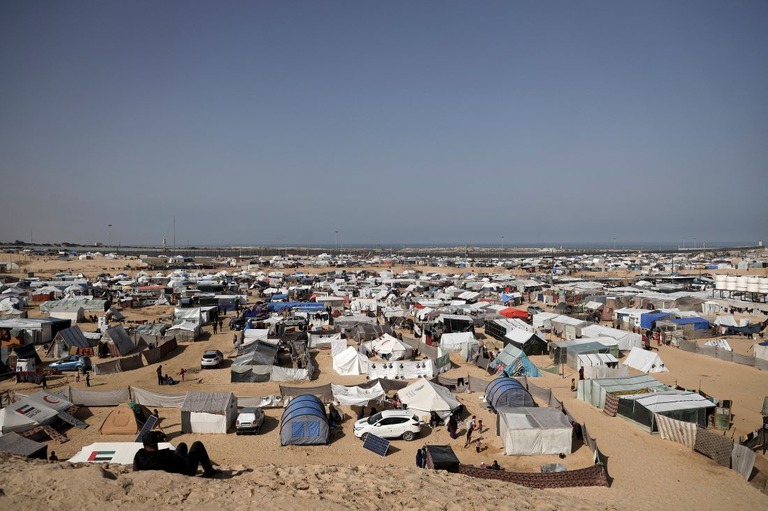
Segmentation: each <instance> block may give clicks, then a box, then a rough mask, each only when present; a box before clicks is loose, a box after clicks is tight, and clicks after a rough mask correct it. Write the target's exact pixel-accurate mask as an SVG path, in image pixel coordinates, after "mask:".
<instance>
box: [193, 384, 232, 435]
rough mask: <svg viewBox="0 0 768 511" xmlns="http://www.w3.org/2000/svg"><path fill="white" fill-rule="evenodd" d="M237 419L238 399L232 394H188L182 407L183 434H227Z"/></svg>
mask: <svg viewBox="0 0 768 511" xmlns="http://www.w3.org/2000/svg"><path fill="white" fill-rule="evenodd" d="M236 418H237V398H236V397H235V395H234V394H233V393H231V392H192V391H190V392H187V397H186V398H185V399H184V404H182V405H181V431H182V433H221V434H226V433H227V430H228V429H229V427H230V426H231V425H232V423H233V422H234V421H235V419H236Z"/></svg>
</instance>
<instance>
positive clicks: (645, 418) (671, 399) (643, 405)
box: [618, 390, 715, 432]
mask: <svg viewBox="0 0 768 511" xmlns="http://www.w3.org/2000/svg"><path fill="white" fill-rule="evenodd" d="M713 408H715V404H714V403H713V402H712V401H710V400H708V399H706V398H704V397H702V396H700V395H699V394H696V393H694V392H688V391H681V390H669V391H665V392H653V393H650V394H634V395H629V396H622V397H621V398H620V399H619V409H618V414H619V415H620V416H622V417H626V418H628V419H631V420H633V421H635V422H637V423H638V424H640V425H642V426H645V427H646V428H648V430H649V431H650V432H653V431H655V430H656V429H657V427H656V422H655V420H654V417H653V416H654V414H656V413H658V414H660V415H664V416H666V417H669V418H670V419H675V420H679V421H682V422H690V423H693V424H697V425H699V426H701V427H702V428H706V427H707V422H708V420H709V414H710V413H711V412H712V409H713Z"/></svg>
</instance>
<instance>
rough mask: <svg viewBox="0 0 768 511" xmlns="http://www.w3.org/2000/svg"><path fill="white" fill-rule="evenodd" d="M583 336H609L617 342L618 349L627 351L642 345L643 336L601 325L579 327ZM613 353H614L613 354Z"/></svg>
mask: <svg viewBox="0 0 768 511" xmlns="http://www.w3.org/2000/svg"><path fill="white" fill-rule="evenodd" d="M581 335H582V337H583V338H586V337H589V338H595V337H611V338H612V339H615V340H616V341H618V343H619V350H621V351H629V350H631V349H632V348H635V347H637V348H642V347H643V336H642V335H640V334H636V333H634V332H629V331H627V330H619V329H618V328H611V327H607V326H602V325H589V326H588V327H585V328H582V329H581ZM614 355H615V354H614Z"/></svg>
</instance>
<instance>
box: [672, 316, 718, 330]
mask: <svg viewBox="0 0 768 511" xmlns="http://www.w3.org/2000/svg"><path fill="white" fill-rule="evenodd" d="M671 321H672V323H674V324H676V325H694V327H693V328H694V330H708V329H709V321H707V320H706V319H704V318H678V319H673V320H671Z"/></svg>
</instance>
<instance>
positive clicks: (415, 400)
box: [398, 380, 461, 420]
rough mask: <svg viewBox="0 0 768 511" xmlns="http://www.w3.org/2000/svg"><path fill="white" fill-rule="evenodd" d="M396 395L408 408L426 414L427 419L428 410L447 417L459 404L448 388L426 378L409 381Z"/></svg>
mask: <svg viewBox="0 0 768 511" xmlns="http://www.w3.org/2000/svg"><path fill="white" fill-rule="evenodd" d="M398 396H400V401H402V402H403V404H405V405H407V406H408V409H409V410H413V411H414V412H417V413H419V414H421V415H422V416H427V420H429V419H428V416H429V413H430V412H437V414H438V415H440V416H441V417H447V416H448V415H450V413H451V412H452V411H453V410H455V409H457V408H458V407H460V406H461V403H460V402H459V400H458V399H456V398H455V397H454V395H453V394H452V393H451V391H450V390H448V389H447V388H445V387H443V386H441V385H438V384H436V383H432V382H431V381H428V380H419V381H415V382H413V383H411V384H410V385H408V386H407V387H405V388H403V389H401V390H400V391H398Z"/></svg>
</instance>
